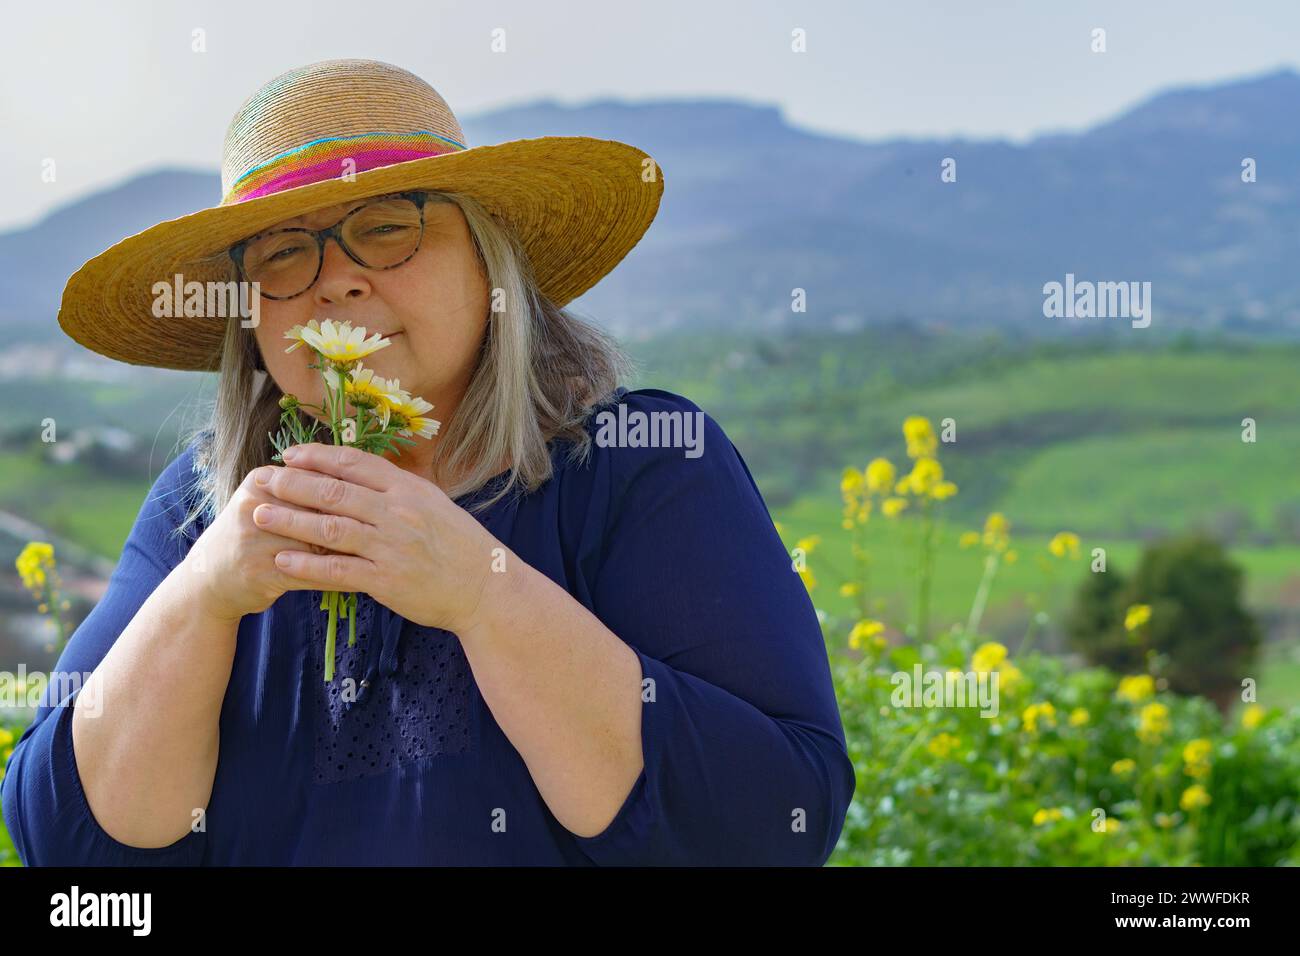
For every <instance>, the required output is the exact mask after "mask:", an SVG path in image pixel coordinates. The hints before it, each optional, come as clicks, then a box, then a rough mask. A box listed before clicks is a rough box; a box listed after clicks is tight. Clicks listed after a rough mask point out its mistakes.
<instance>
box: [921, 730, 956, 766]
mask: <svg viewBox="0 0 1300 956" xmlns="http://www.w3.org/2000/svg"><path fill="white" fill-rule="evenodd" d="M959 746H961V738H959V737H954V736H953V735H952V734H949V733H941V734H939V735H938V736H937V737H935V738H933V739H932V740H931V741H930V742H929V743H928V744H926V745H925V749H926V750H928V751H930V753H932V754H934V755H935V756H936V757H938V758H939V759H940V760H947V759H948V756H949V754H951V753H952V752H953V751H954V750H956V749H957V748H958V747H959Z"/></svg>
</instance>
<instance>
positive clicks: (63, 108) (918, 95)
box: [0, 0, 1300, 229]
mask: <svg viewBox="0 0 1300 956" xmlns="http://www.w3.org/2000/svg"><path fill="white" fill-rule="evenodd" d="M985 8H987V9H985ZM1096 27H1101V28H1104V29H1105V30H1106V43H1107V52H1106V53H1104V54H1095V53H1093V52H1091V50H1090V43H1091V31H1092V30H1093V29H1094V28H1096ZM196 28H201V29H202V30H203V31H204V32H205V41H206V52H203V53H196V52H193V50H192V49H191V46H192V43H193V40H192V34H193V31H194V30H195V29H196ZM495 28H503V29H504V30H505V38H506V52H504V53H493V52H492V50H491V41H492V31H493V30H494V29H495ZM795 28H802V29H803V30H805V31H806V35H807V52H806V53H803V54H795V53H793V52H791V49H790V45H791V31H792V30H794V29H795ZM1298 41H1300V3H1296V2H1294V0H1276V2H1264V0H1256V2H1252V3H1249V4H1237V3H1231V2H1229V0H1143V2H1137V0H1118V2H1110V0H1094V2H1065V0H1059V2H1058V0H1037V2H1034V0H1022V2H1010V0H988V2H983V3H981V2H977V0H969V2H960V0H950V2H940V0H930V2H918V0H908V2H903V3H878V2H851V0H845V2H832V0H787V2H781V0H750V2H740V0H721V2H714V0H686V2H681V0H658V2H654V3H646V2H621V0H594V2H593V0H546V2H541V0H508V2H492V0H457V2H447V0H365V2H356V0H323V2H316V3H307V2H296V3H268V2H264V0H262V2H250V0H220V2H205V0H197V2H176V0H172V2H164V0H136V2H127V0H52V2H40V0H37V2H19V3H12V4H9V5H7V7H6V9H5V11H4V29H3V30H0V229H4V228H8V227H12V226H15V225H18V224H21V223H25V222H28V221H31V220H32V219H34V218H36V217H38V216H39V215H41V214H43V213H44V212H47V211H48V210H49V209H51V208H53V207H55V206H58V205H61V204H63V203H66V202H69V201H71V200H73V199H76V198H78V197H80V196H82V195H84V194H85V193H87V192H90V191H93V190H95V189H98V188H102V187H104V186H106V185H111V184H113V183H115V182H118V181H120V180H122V179H123V178H126V177H127V176H129V175H132V174H135V173H139V172H142V171H145V170H148V169H152V168H156V167H158V166H162V165H179V166H186V167H200V168H208V169H214V170H215V169H216V168H217V166H218V164H219V160H220V152H221V141H222V137H223V136H224V134H225V130H226V125H227V124H228V123H229V121H230V117H231V116H232V115H233V113H234V111H235V110H236V108H237V107H238V106H239V104H240V103H241V102H242V101H243V99H244V98H245V97H246V96H248V95H249V94H250V93H252V92H253V90H255V89H256V88H257V87H258V86H260V85H261V84H262V83H264V82H265V81H267V80H269V79H271V78H272V77H273V76H275V75H276V74H278V73H281V72H283V71H285V70H287V69H290V68H292V67H295V66H300V65H303V64H305V63H310V62H312V61H315V60H322V59H328V58H332V57H345V56H360V57H370V58H374V59H380V60H387V61H389V62H391V63H395V64H397V65H399V66H402V67H404V68H406V69H408V70H411V71H412V72H414V73H416V74H418V75H420V76H422V77H423V78H424V79H426V80H428V81H429V82H430V83H431V84H433V86H434V87H436V88H437V89H438V91H439V92H440V93H442V95H443V96H444V97H445V98H446V100H447V101H448V103H449V104H450V105H451V107H452V109H453V110H454V111H455V112H456V113H457V114H459V115H462V116H464V115H468V114H471V113H475V112H478V111H481V110H484V109H487V108H491V107H495V106H501V105H505V104H514V103H519V102H526V101H529V100H533V99H537V98H540V97H553V98H557V99H559V100H561V101H563V102H566V103H579V102H582V101H585V100H588V99H591V98H594V97H603V96H618V97H624V98H628V99H632V100H641V99H649V98H659V97H672V98H681V97H692V96H700V95H703V96H709V97H717V96H726V97H736V98H740V99H745V100H751V101H757V102H766V103H776V104H779V105H780V106H781V107H782V109H783V110H784V112H785V115H786V117H787V119H788V120H789V121H790V122H792V123H794V124H795V125H799V126H803V127H807V128H811V129H816V130H824V131H830V132H835V133H840V134H844V135H850V136H856V137H862V138H872V139H874V138H880V137H888V136H896V135H913V136H931V135H954V134H959V135H968V136H977V137H993V136H1006V137H1010V138H1013V139H1023V138H1025V137H1026V136H1028V135H1030V134H1031V133H1035V132H1040V131H1043V130H1048V129H1078V128H1081V127H1084V126H1088V125H1090V124H1092V123H1094V122H1096V121H1098V120H1102V119H1106V118H1108V117H1110V116H1112V115H1114V114H1115V113H1117V112H1119V111H1122V110H1124V109H1125V108H1127V107H1129V106H1131V105H1133V104H1134V103H1135V102H1138V101H1140V100H1142V99H1144V98H1145V97H1147V96H1149V95H1150V94H1151V93H1153V92H1156V91H1159V90H1162V89H1165V88H1168V87H1171V86H1177V85H1183V84H1203V83H1210V82H1218V81H1222V80H1226V79H1233V78H1238V77H1243V76H1249V75H1253V74H1258V73H1261V72H1266V71H1271V70H1275V69H1278V68H1281V67H1300V42H1298ZM47 158H53V159H54V160H55V162H56V171H57V178H56V181H55V182H54V183H44V182H42V181H41V164H42V161H43V160H45V159H47ZM218 198H219V197H215V196H214V197H213V202H214V204H215V203H216V202H217V201H218Z"/></svg>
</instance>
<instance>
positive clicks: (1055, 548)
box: [1047, 531, 1079, 558]
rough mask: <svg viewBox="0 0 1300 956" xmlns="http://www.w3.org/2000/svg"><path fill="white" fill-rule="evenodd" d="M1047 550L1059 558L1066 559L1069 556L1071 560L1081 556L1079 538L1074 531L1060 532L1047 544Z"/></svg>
mask: <svg viewBox="0 0 1300 956" xmlns="http://www.w3.org/2000/svg"><path fill="white" fill-rule="evenodd" d="M1047 550H1049V551H1051V552H1052V554H1053V555H1055V556H1056V557H1058V558H1064V557H1066V556H1067V555H1068V556H1069V557H1071V558H1077V557H1078V556H1079V536H1078V535H1077V534H1075V533H1074V532H1072V531H1058V532H1057V533H1056V535H1055V536H1054V537H1053V538H1052V540H1051V541H1049V542H1048V544H1047Z"/></svg>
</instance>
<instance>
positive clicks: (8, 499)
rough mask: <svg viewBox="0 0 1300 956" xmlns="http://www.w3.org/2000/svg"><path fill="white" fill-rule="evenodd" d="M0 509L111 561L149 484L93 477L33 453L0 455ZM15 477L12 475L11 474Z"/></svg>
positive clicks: (79, 467) (119, 550) (80, 468)
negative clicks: (1, 477)
mask: <svg viewBox="0 0 1300 956" xmlns="http://www.w3.org/2000/svg"><path fill="white" fill-rule="evenodd" d="M0 474H3V475H4V478H3V480H0V508H2V509H4V510H5V511H10V512H12V513H14V514H16V515H18V516H20V517H22V518H25V519H27V520H29V521H34V522H36V523H37V524H39V525H41V526H42V527H45V528H48V529H50V530H51V531H53V532H54V533H55V534H58V535H62V536H64V537H67V538H69V539H70V540H73V541H75V542H77V543H78V544H80V545H82V546H84V547H86V548H89V549H90V550H91V551H93V552H95V553H96V554H99V555H102V556H104V557H106V558H108V559H110V560H116V559H117V558H118V556H119V555H120V554H121V553H122V544H123V542H124V541H125V540H126V537H127V535H128V534H129V533H130V531H131V525H132V524H133V523H134V521H135V517H136V515H137V514H138V513H139V511H140V506H141V504H142V503H143V501H144V497H145V495H146V494H147V493H148V491H149V488H150V487H151V486H152V483H151V482H150V481H148V480H147V479H145V478H141V479H140V480H135V481H130V480H125V479H108V478H105V477H103V476H102V475H96V474H94V473H93V472H92V471H90V470H89V469H87V468H86V467H84V466H82V465H81V464H79V463H77V462H73V463H71V464H68V465H53V464H49V463H46V462H43V461H41V460H40V458H39V457H38V456H37V454H36V453H35V452H3V453H0ZM15 476H16V477H15Z"/></svg>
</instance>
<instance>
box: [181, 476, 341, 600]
mask: <svg viewBox="0 0 1300 956" xmlns="http://www.w3.org/2000/svg"><path fill="white" fill-rule="evenodd" d="M277 467H280V466H278V465H263V466H262V467H261V468H254V469H253V470H252V471H250V472H249V473H248V474H247V475H245V476H244V480H243V482H242V483H241V484H240V486H239V488H238V489H236V491H235V493H234V495H232V496H231V499H230V501H229V503H228V504H227V505H226V507H225V508H224V509H222V511H221V513H220V514H219V515H217V518H216V520H215V521H213V522H212V525H211V526H210V527H209V528H207V529H206V530H205V531H204V532H203V533H202V534H201V535H199V537H198V540H196V541H195V542H194V544H193V546H192V547H191V548H190V551H189V554H187V555H186V557H185V561H184V563H185V564H186V565H187V566H188V567H189V568H190V569H191V570H192V571H193V572H194V577H195V580H196V582H197V584H196V587H197V588H198V594H199V596H200V600H201V602H202V603H203V605H204V606H205V607H206V608H207V610H208V612H209V613H211V614H212V615H213V616H215V617H217V618H220V619H222V620H228V621H238V620H239V619H240V618H241V617H243V616H244V615H245V614H257V613H259V612H261V611H265V610H266V609H267V608H268V607H270V606H271V605H272V604H274V603H275V601H276V599H277V598H278V597H280V595H282V594H284V592H285V591H288V590H292V589H297V588H301V587H302V581H301V580H300V579H296V578H293V577H290V576H289V575H287V574H285V573H284V572H283V571H281V570H280V569H279V568H278V567H276V565H275V556H276V554H277V553H278V552H280V551H284V550H293V551H302V550H306V549H310V550H313V551H315V552H316V553H318V554H325V553H328V549H326V548H321V547H319V546H318V545H308V544H304V543H303V542H301V541H296V540H294V539H293V538H286V537H284V536H283V535H278V534H274V533H272V532H270V531H264V530H263V529H262V528H261V527H260V526H259V525H258V524H257V523H256V522H255V521H254V520H253V515H254V512H255V511H256V510H257V508H258V506H259V505H262V504H274V505H275V506H276V507H277V508H291V509H295V510H300V511H310V510H312V509H308V508H300V507H298V506H296V505H290V504H288V503H286V502H284V501H281V500H280V499H278V498H276V497H274V496H273V495H272V494H271V493H270V492H269V491H268V490H267V489H266V487H264V486H262V485H259V484H258V483H257V476H258V475H259V473H262V471H263V469H266V472H265V473H266V474H270V469H272V468H277Z"/></svg>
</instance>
